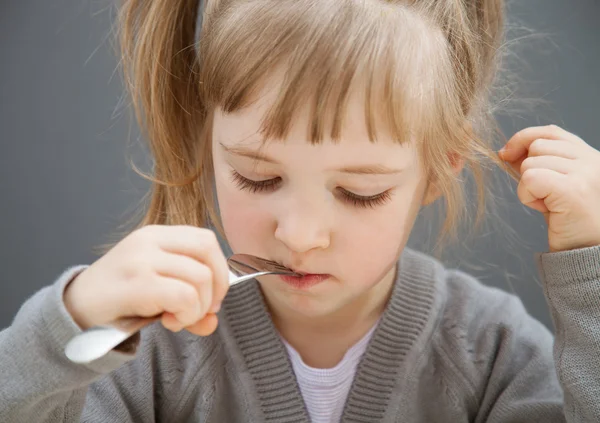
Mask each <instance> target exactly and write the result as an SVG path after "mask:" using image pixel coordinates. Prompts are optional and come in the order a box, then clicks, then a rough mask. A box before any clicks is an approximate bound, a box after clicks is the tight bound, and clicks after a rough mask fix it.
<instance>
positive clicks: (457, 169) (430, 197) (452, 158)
mask: <svg viewBox="0 0 600 423" xmlns="http://www.w3.org/2000/svg"><path fill="white" fill-rule="evenodd" d="M448 161H449V162H450V166H452V174H453V175H454V176H458V175H460V173H461V172H462V170H463V169H464V167H465V160H464V159H463V158H462V157H461V156H459V155H458V154H456V153H448ZM441 196H442V191H441V190H440V188H439V186H438V184H437V181H435V180H434V179H430V180H429V181H428V182H427V188H425V195H424V196H423V201H422V203H421V204H422V205H423V206H428V205H430V204H431V203H433V202H434V201H435V200H437V199H438V198H440V197H441Z"/></svg>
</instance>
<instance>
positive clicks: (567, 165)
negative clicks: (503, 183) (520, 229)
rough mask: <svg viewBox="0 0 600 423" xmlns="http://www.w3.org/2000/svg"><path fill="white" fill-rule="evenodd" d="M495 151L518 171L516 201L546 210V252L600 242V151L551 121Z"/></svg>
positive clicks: (514, 137)
mask: <svg viewBox="0 0 600 423" xmlns="http://www.w3.org/2000/svg"><path fill="white" fill-rule="evenodd" d="M499 156H500V158H501V159H502V160H504V161H505V162H506V163H507V164H509V165H510V166H511V167H512V168H513V169H514V170H515V171H517V172H518V173H520V174H521V179H520V181H519V185H518V189H517V195H518V197H519V200H520V201H521V202H522V203H523V204H525V205H526V206H527V207H530V208H532V209H534V210H537V211H539V212H541V213H543V214H544V216H545V218H546V222H547V223H548V242H549V245H550V251H553V252H556V251H566V250H572V249H576V248H584V247H592V246H596V245H600V152H599V151H598V150H596V149H594V148H593V147H591V146H590V145H588V144H586V143H585V141H583V140H582V139H581V138H579V137H577V136H576V135H573V134H571V133H569V132H567V131H565V130H564V129H562V128H559V127H558V126H555V125H550V126H544V127H532V128H527V129H524V130H522V131H520V132H518V133H517V134H515V135H514V136H513V137H512V138H511V139H510V140H509V141H508V143H507V144H506V145H505V146H504V148H503V149H502V150H500V152H499Z"/></svg>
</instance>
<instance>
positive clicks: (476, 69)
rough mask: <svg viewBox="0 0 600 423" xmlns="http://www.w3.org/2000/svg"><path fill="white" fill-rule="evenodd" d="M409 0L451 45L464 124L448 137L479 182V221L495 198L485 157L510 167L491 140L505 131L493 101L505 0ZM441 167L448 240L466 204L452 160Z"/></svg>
mask: <svg viewBox="0 0 600 423" xmlns="http://www.w3.org/2000/svg"><path fill="white" fill-rule="evenodd" d="M410 5H411V7H413V8H414V9H415V10H417V11H419V12H420V13H421V14H422V16H424V17H425V18H426V19H428V20H430V21H432V22H434V23H435V25H436V26H438V27H439V28H440V29H441V30H442V33H443V34H444V36H445V38H446V41H447V45H448V47H449V53H450V60H451V65H452V68H453V75H454V86H455V89H454V90H453V92H455V93H456V95H457V96H458V98H457V100H458V102H457V105H458V106H459V108H457V110H455V111H454V112H453V113H452V115H457V116H458V115H462V116H463V121H464V122H465V124H464V126H463V127H455V128H453V129H452V130H451V131H448V133H452V134H453V135H454V136H453V137H451V139H447V140H446V141H447V145H448V150H449V151H451V153H452V154H450V158H449V160H450V161H451V160H452V158H454V159H456V158H461V159H463V160H464V161H465V167H466V168H468V169H469V170H470V171H471V173H472V174H473V177H474V180H475V182H476V184H475V185H476V190H477V192H476V197H477V198H476V200H477V206H476V211H477V214H476V216H475V223H474V225H475V226H476V225H478V224H479V223H481V222H482V220H483V217H484V215H485V212H486V206H487V202H486V200H489V199H490V198H492V196H491V195H489V193H488V192H487V191H488V189H487V183H486V181H487V179H488V175H487V168H486V162H487V163H493V164H495V165H499V166H501V167H502V168H504V169H506V165H505V164H504V163H502V162H501V161H500V160H499V158H498V157H497V155H496V154H495V152H494V149H493V141H492V140H493V139H495V138H496V137H497V136H498V135H499V134H500V131H499V128H498V126H497V124H496V123H495V120H494V118H493V113H492V110H491V108H490V107H489V105H490V104H491V103H490V98H491V97H492V90H493V88H494V87H493V82H494V80H495V77H496V71H497V69H498V68H499V66H498V65H499V63H498V62H499V60H500V48H501V46H502V43H503V37H504V1H503V0H441V1H440V0H410ZM446 107H448V105H447V106H446ZM426 148H428V147H427V146H426ZM429 148H433V147H432V146H431V147H429ZM438 157H439V155H438ZM482 159H483V160H482ZM436 167H437V172H436V173H437V175H435V179H436V184H438V185H440V188H441V190H442V191H443V192H444V201H445V208H446V219H445V222H444V224H443V228H442V236H441V237H440V242H439V243H438V245H443V242H442V241H443V240H444V238H445V237H446V236H447V235H450V236H452V237H454V236H455V235H456V234H457V225H456V223H457V221H460V220H462V217H466V209H465V207H464V193H463V190H462V187H461V184H459V183H458V181H456V180H455V178H454V176H453V174H452V171H451V169H452V163H445V164H444V165H443V166H439V165H438V166H436ZM469 203H471V202H469Z"/></svg>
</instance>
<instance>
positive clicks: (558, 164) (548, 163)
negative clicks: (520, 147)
mask: <svg viewBox="0 0 600 423" xmlns="http://www.w3.org/2000/svg"><path fill="white" fill-rule="evenodd" d="M575 163H576V162H575V161H574V160H570V159H565V158H563V157H556V156H529V157H527V158H526V159H525V160H523V161H522V162H521V166H520V168H519V169H518V171H519V173H521V174H523V173H525V172H526V171H527V170H530V169H549V170H553V171H555V172H558V173H562V174H563V175H566V174H567V173H569V172H572V171H573V167H574V166H575ZM515 170H517V169H515Z"/></svg>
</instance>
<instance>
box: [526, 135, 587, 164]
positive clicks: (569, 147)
mask: <svg viewBox="0 0 600 423" xmlns="http://www.w3.org/2000/svg"><path fill="white" fill-rule="evenodd" d="M576 149H577V146H575V145H574V144H573V143H570V142H567V141H564V140H550V139H545V138H538V139H536V140H534V141H533V142H532V143H531V144H530V145H529V150H528V151H527V154H528V156H556V157H563V158H565V159H571V160H573V159H576V158H577V153H576Z"/></svg>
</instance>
